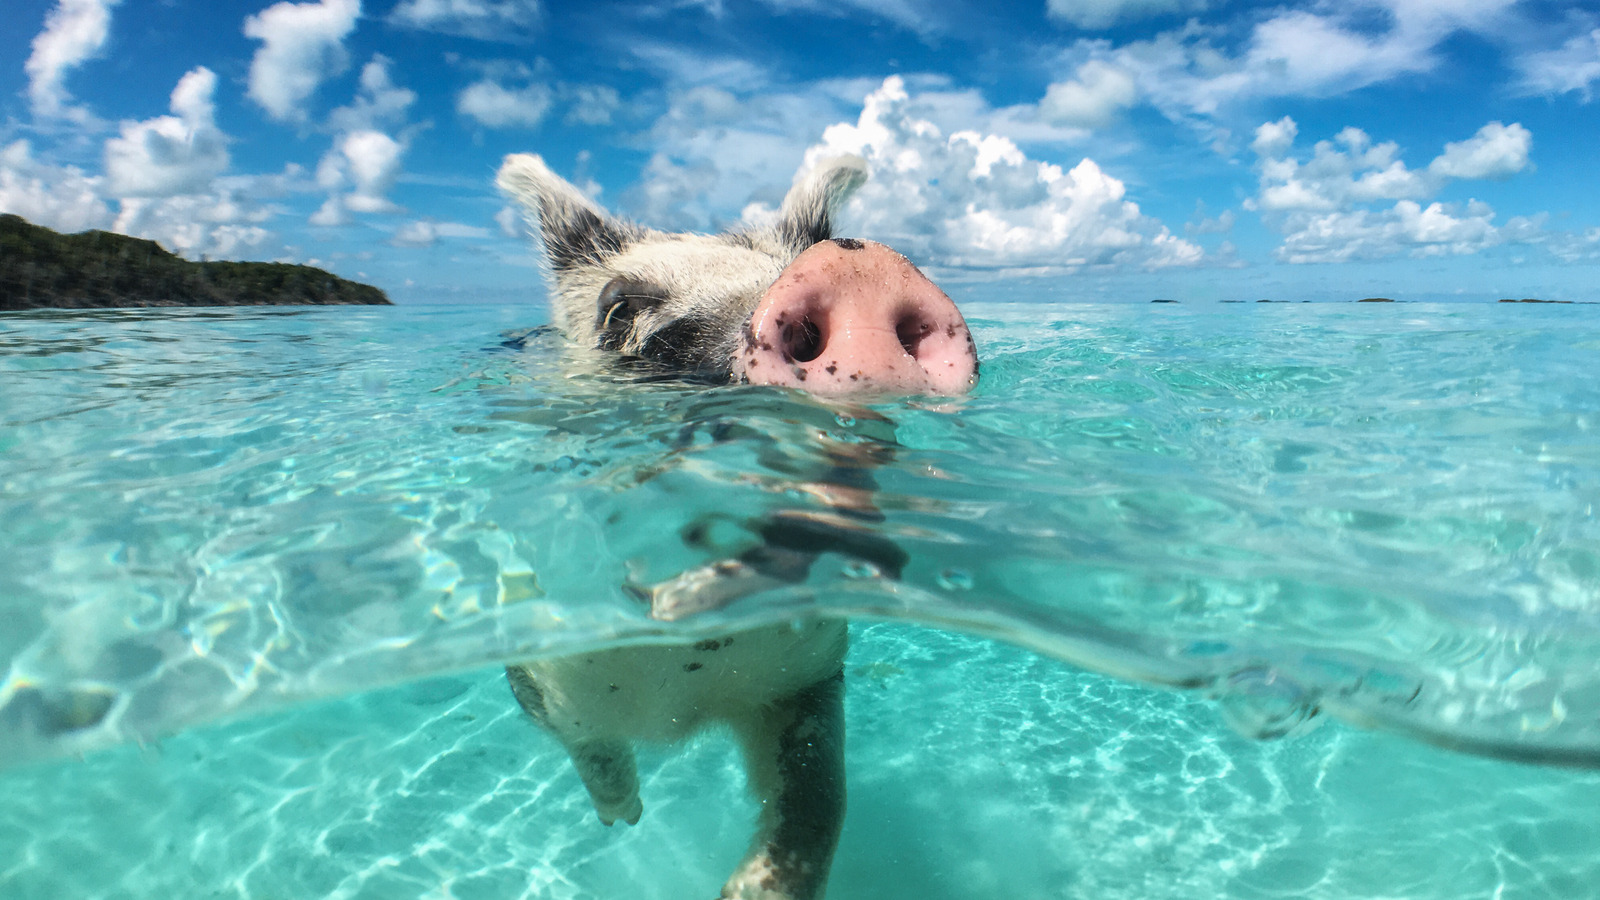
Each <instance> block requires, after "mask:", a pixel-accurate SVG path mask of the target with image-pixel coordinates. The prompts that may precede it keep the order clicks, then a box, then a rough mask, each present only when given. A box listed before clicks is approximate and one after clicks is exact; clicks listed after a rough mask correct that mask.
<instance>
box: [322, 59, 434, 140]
mask: <svg viewBox="0 0 1600 900" xmlns="http://www.w3.org/2000/svg"><path fill="white" fill-rule="evenodd" d="M415 102H417V93H416V91H412V90H409V89H407V88H403V87H397V86H396V85H395V83H394V82H393V81H392V80H391V79H390V78H389V59H388V57H385V56H383V55H382V54H378V55H375V56H373V57H372V61H371V62H369V63H367V64H366V65H365V66H362V67H361V86H360V88H359V89H358V91H357V93H356V98H355V100H353V101H351V103H350V105H349V106H341V107H339V108H338V109H336V110H334V111H333V112H331V113H329V114H328V123H329V124H330V125H332V126H333V127H334V128H336V129H338V130H340V131H361V130H363V129H368V128H383V127H387V126H393V125H400V124H402V123H404V122H405V120H406V113H407V112H408V111H409V110H410V109H411V105H412V104H413V103H415Z"/></svg>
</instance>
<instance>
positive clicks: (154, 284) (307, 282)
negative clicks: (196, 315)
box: [0, 215, 389, 310]
mask: <svg viewBox="0 0 1600 900" xmlns="http://www.w3.org/2000/svg"><path fill="white" fill-rule="evenodd" d="M388 303H389V298H388V297H387V296H386V295H385V294H384V293H383V291H381V290H379V289H377V288H375V287H373V286H371V285H367V284H358V283H357V282H354V281H347V280H345V279H343V278H340V277H339V276H337V275H333V274H330V273H328V272H324V271H323V270H321V269H314V268H312V267H310V266H296V265H290V264H288V263H264V262H190V261H189V260H186V259H183V258H182V257H180V256H176V255H174V254H172V253H168V252H167V251H166V250H163V249H162V248H161V245H160V244H157V243H156V242H155V241H147V240H143V239H140V238H132V237H128V236H127V235H122V234H112V233H111V232H109V231H85V232H81V233H79V234H61V233H59V232H55V231H51V230H50V229H48V228H44V227H41V226H38V225H34V224H32V223H30V222H28V221H27V220H26V219H23V218H22V217H21V216H15V215H0V310H8V309H39V308H66V309H86V308H99V307H116V306H135V307H138V306H255V305H263V304H267V305H294V306H298V305H317V306H321V305H329V304H369V305H370V304H388Z"/></svg>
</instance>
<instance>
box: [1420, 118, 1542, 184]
mask: <svg viewBox="0 0 1600 900" xmlns="http://www.w3.org/2000/svg"><path fill="white" fill-rule="evenodd" d="M1532 147H1533V135H1532V134H1531V133H1530V132H1529V131H1528V129H1526V128H1523V127H1522V126H1521V125H1519V124H1517V123H1516V122H1512V123H1511V124H1510V125H1502V124H1500V123H1499V122H1490V123H1489V124H1487V125H1485V126H1483V127H1482V128H1480V129H1478V133H1477V134H1475V135H1473V136H1472V137H1471V138H1470V139H1468V140H1465V141H1461V142H1460V143H1455V144H1445V145H1444V153H1442V154H1440V155H1439V157H1438V158H1437V159H1435V160H1434V161H1433V162H1432V163H1431V164H1429V166H1428V171H1429V172H1432V173H1433V174H1435V175H1441V176H1444V177H1446V178H1509V177H1511V176H1512V175H1515V174H1516V173H1518V172H1521V171H1522V170H1523V169H1525V168H1527V166H1528V151H1529V150H1530V149H1532Z"/></svg>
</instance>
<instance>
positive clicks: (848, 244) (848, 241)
mask: <svg viewBox="0 0 1600 900" xmlns="http://www.w3.org/2000/svg"><path fill="white" fill-rule="evenodd" d="M833 242H834V243H835V244H838V245H839V249H840V250H860V249H861V248H862V247H865V246H866V244H863V243H861V242H860V241H858V240H856V239H855V238H834V239H833Z"/></svg>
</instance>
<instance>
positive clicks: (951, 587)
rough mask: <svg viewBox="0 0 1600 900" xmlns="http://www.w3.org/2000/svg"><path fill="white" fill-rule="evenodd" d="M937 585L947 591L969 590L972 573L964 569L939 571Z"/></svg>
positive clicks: (970, 588)
mask: <svg viewBox="0 0 1600 900" xmlns="http://www.w3.org/2000/svg"><path fill="white" fill-rule="evenodd" d="M939 587H942V588H944V589H945V590H947V591H970V590H972V573H971V572H968V571H967V570H966V569H945V570H944V571H943V572H940V573H939Z"/></svg>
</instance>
